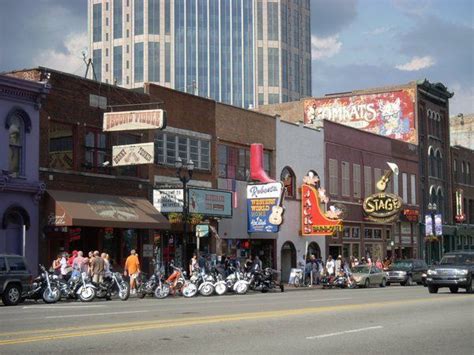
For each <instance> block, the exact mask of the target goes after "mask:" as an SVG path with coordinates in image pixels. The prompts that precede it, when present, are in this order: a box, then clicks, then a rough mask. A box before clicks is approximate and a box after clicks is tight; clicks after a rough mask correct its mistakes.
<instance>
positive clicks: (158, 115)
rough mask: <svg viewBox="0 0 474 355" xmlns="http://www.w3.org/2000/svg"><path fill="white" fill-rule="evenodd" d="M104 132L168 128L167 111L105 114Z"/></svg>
mask: <svg viewBox="0 0 474 355" xmlns="http://www.w3.org/2000/svg"><path fill="white" fill-rule="evenodd" d="M103 128H104V131H105V132H114V131H135V130H142V129H164V128H166V111H163V110H139V111H120V112H106V113H104V127H103Z"/></svg>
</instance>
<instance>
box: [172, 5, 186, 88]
mask: <svg viewBox="0 0 474 355" xmlns="http://www.w3.org/2000/svg"><path fill="white" fill-rule="evenodd" d="M174 26H175V27H174V36H175V41H174V75H175V78H174V87H175V89H176V90H181V91H185V89H186V88H185V83H184V44H185V43H184V39H185V37H184V34H185V29H184V0H175V2H174Z"/></svg>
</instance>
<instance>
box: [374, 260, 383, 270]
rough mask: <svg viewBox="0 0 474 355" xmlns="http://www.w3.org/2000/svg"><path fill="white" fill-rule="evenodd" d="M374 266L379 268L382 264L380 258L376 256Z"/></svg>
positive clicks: (381, 267)
mask: <svg viewBox="0 0 474 355" xmlns="http://www.w3.org/2000/svg"><path fill="white" fill-rule="evenodd" d="M375 267H377V268H379V269H380V270H382V269H383V264H382V261H381V260H380V258H377V260H376V261H375Z"/></svg>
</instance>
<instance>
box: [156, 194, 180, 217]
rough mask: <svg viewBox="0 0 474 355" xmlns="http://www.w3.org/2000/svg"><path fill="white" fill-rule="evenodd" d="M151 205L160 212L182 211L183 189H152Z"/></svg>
mask: <svg viewBox="0 0 474 355" xmlns="http://www.w3.org/2000/svg"><path fill="white" fill-rule="evenodd" d="M153 206H154V207H155V208H156V209H157V210H158V212H161V213H170V212H183V189H161V190H153Z"/></svg>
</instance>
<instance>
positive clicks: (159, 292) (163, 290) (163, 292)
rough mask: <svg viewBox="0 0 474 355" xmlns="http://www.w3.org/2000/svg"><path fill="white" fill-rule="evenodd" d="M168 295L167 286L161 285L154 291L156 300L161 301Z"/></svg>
mask: <svg viewBox="0 0 474 355" xmlns="http://www.w3.org/2000/svg"><path fill="white" fill-rule="evenodd" d="M169 294H170V286H169V285H167V284H162V285H161V286H158V287H157V288H156V289H155V297H156V298H158V299H163V298H166V297H168V295H169Z"/></svg>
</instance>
